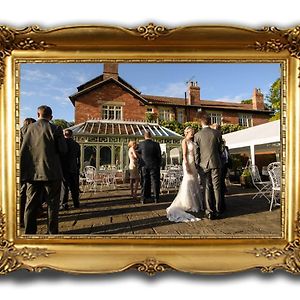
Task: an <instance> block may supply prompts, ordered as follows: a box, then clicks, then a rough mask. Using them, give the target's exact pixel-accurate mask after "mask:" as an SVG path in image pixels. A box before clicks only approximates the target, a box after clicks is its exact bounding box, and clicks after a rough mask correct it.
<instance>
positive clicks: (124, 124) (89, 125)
mask: <svg viewBox="0 0 300 300" xmlns="http://www.w3.org/2000/svg"><path fill="white" fill-rule="evenodd" d="M69 129H72V131H73V134H74V135H75V136H78V135H101V136H103V135H107V136H114V135H116V136H120V135H121V136H122V135H124V136H135V137H142V136H143V135H144V132H145V131H146V130H147V131H150V132H151V134H152V136H153V137H154V138H175V139H178V140H179V139H181V138H182V136H181V135H180V134H178V133H176V132H174V131H172V130H170V129H168V128H166V127H163V126H161V125H159V124H158V123H147V122H139V121H121V120H88V121H86V122H83V123H80V124H76V125H74V126H72V127H70V128H69Z"/></svg>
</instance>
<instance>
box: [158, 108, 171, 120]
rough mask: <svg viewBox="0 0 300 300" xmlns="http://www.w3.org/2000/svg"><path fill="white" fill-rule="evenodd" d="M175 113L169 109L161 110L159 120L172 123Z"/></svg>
mask: <svg viewBox="0 0 300 300" xmlns="http://www.w3.org/2000/svg"><path fill="white" fill-rule="evenodd" d="M172 114H173V111H172V110H171V109H169V108H161V109H160V110H159V119H160V120H162V121H171V120H172V119H171V116H172Z"/></svg>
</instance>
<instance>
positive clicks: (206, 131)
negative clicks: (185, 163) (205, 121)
mask: <svg viewBox="0 0 300 300" xmlns="http://www.w3.org/2000/svg"><path fill="white" fill-rule="evenodd" d="M194 142H195V145H196V147H195V163H196V166H197V168H198V170H199V173H200V177H201V183H202V186H203V188H204V189H205V195H204V199H205V213H206V214H211V213H213V214H214V213H220V205H221V185H220V184H221V182H220V177H221V167H222V165H221V159H220V155H221V143H222V135H221V133H220V132H219V131H218V130H215V129H212V128H210V127H204V128H203V129H202V130H200V131H199V132H197V133H196V134H195V136H194ZM212 193H213V195H214V197H212V195H211V194H212Z"/></svg>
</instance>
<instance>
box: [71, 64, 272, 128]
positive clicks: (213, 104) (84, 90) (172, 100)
mask: <svg viewBox="0 0 300 300" xmlns="http://www.w3.org/2000/svg"><path fill="white" fill-rule="evenodd" d="M183 95H184V97H182V98H176V97H168V96H167V95H166V96H155V95H145V94H142V93H141V92H140V91H138V90H137V89H136V88H134V87H133V86H132V85H131V84H129V83H128V82H126V81H125V80H124V79H122V78H121V77H120V76H119V74H118V64H116V63H105V64H104V71H103V74H102V75H100V76H98V77H96V78H93V79H92V80H90V81H88V82H86V83H84V84H82V85H81V86H79V87H77V92H76V93H75V94H73V95H71V96H70V97H69V98H70V99H71V101H72V103H73V105H74V106H75V124H78V123H82V122H85V121H87V120H91V119H102V120H135V121H145V120H146V115H147V114H153V117H154V118H156V117H157V118H158V119H160V120H174V119H175V120H177V121H179V122H181V123H182V122H186V121H197V113H198V112H199V111H202V112H206V113H207V114H208V115H209V116H210V118H211V122H212V123H218V124H220V125H221V124H240V125H243V126H246V127H251V126H255V125H259V124H262V123H265V122H267V121H268V119H269V118H270V115H271V114H272V111H270V110H268V109H267V108H266V107H265V104H264V96H263V94H262V93H261V91H260V90H259V89H257V88H255V89H254V91H253V95H252V104H240V103H233V102H222V101H217V100H205V99H202V98H201V93H200V87H199V86H198V84H197V82H189V84H188V86H187V91H183Z"/></svg>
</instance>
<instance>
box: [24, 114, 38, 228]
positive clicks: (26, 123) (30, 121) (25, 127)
mask: <svg viewBox="0 0 300 300" xmlns="http://www.w3.org/2000/svg"><path fill="white" fill-rule="evenodd" d="M34 122H36V120H35V119H33V118H26V119H25V120H24V122H23V126H22V127H21V129H20V145H21V146H22V143H23V139H24V135H25V133H26V131H27V128H28V125H29V124H31V123H34ZM26 191H27V182H26V181H21V186H20V227H22V228H24V212H25V205H26Z"/></svg>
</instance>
